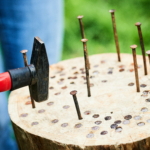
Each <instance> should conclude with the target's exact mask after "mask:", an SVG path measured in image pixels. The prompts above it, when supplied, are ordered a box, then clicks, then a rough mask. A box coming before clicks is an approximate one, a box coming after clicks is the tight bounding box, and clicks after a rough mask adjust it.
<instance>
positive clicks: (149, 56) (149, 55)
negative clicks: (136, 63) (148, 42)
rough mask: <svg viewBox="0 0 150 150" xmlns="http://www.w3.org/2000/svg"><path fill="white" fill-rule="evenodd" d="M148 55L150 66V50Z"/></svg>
mask: <svg viewBox="0 0 150 150" xmlns="http://www.w3.org/2000/svg"><path fill="white" fill-rule="evenodd" d="M146 54H147V55H148V59H149V64H150V50H148V51H146Z"/></svg>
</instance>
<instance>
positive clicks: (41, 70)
mask: <svg viewBox="0 0 150 150" xmlns="http://www.w3.org/2000/svg"><path fill="white" fill-rule="evenodd" d="M30 64H32V65H34V68H33V72H36V73H35V74H34V73H32V76H33V77H32V81H31V82H32V83H31V85H30V94H31V97H32V98H33V99H34V100H35V101H36V102H42V101H45V100H47V99H48V95H49V62H48V57H47V53H46V49H45V45H44V42H43V41H42V40H41V39H40V38H39V37H35V38H34V43H33V50H32V56H31V61H30ZM31 71H32V69H31Z"/></svg>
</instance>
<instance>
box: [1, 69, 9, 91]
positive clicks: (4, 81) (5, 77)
mask: <svg viewBox="0 0 150 150" xmlns="http://www.w3.org/2000/svg"><path fill="white" fill-rule="evenodd" d="M10 89H11V77H10V74H9V73H8V72H4V73H0V92H4V91H8V90H10Z"/></svg>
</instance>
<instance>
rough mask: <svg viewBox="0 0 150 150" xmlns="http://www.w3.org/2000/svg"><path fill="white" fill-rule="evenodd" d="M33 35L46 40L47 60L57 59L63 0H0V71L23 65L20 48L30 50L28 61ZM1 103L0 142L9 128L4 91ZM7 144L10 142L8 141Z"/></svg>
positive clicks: (61, 28) (53, 60)
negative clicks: (0, 66)
mask: <svg viewBox="0 0 150 150" xmlns="http://www.w3.org/2000/svg"><path fill="white" fill-rule="evenodd" d="M35 36H39V38H41V40H43V42H44V43H45V46H46V50H47V54H48V58H49V63H50V64H53V63H56V62H57V61H59V59H60V58H61V51H62V41H63V0H21V1H20V0H19V1H18V0H1V1H0V41H1V44H2V50H3V59H4V65H5V69H3V70H2V69H1V70H0V73H2V72H4V71H7V70H8V69H13V68H19V67H23V66H24V63H23V56H22V54H21V53H20V51H21V50H23V49H27V50H28V51H29V52H28V53H27V57H28V63H30V62H29V60H30V57H31V52H32V46H33V40H34V37H35ZM0 64H1V62H0ZM0 103H3V104H1V105H0V113H1V114H3V115H1V114H0V133H3V134H4V135H5V136H4V137H1V134H0V143H3V142H4V141H5V140H6V141H9V140H8V139H9V134H8V133H9V132H7V134H6V133H5V131H4V130H6V128H7V129H8V124H9V119H8V112H7V103H6V97H5V96H4V93H0ZM4 108H5V109H4ZM6 118H7V119H6ZM3 119H6V121H4V120H3ZM2 125H3V126H2ZM4 127H6V128H4ZM8 145H11V144H9V143H7V146H8ZM1 146H3V147H1ZM5 146H6V145H0V149H1V150H6V149H7V150H9V148H7V147H5ZM14 148H15V146H14ZM11 150H13V149H12V148H11Z"/></svg>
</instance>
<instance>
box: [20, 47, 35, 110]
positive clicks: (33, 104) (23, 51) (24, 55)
mask: <svg viewBox="0 0 150 150" xmlns="http://www.w3.org/2000/svg"><path fill="white" fill-rule="evenodd" d="M27 52H28V50H22V51H21V53H22V54H23V59H24V65H25V67H26V66H28V60H27V54H26V53H27ZM29 90H30V88H29ZM31 103H32V108H35V102H34V99H33V98H32V97H31Z"/></svg>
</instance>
